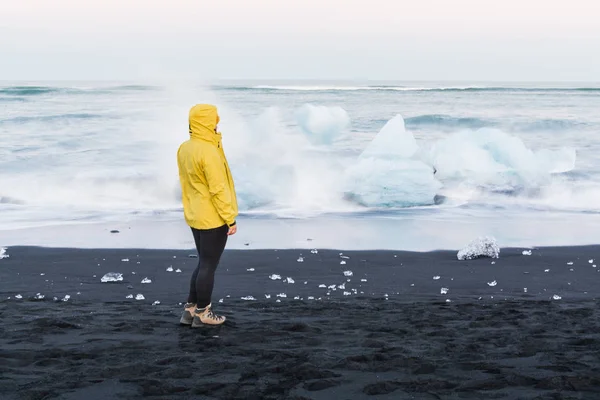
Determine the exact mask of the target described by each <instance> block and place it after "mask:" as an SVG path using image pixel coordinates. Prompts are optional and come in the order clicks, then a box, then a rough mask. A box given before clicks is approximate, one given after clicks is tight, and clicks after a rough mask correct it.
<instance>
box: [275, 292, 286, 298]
mask: <svg viewBox="0 0 600 400" xmlns="http://www.w3.org/2000/svg"><path fill="white" fill-rule="evenodd" d="M277 297H287V294H285V293H279V294H278V295H277Z"/></svg>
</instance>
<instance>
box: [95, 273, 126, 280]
mask: <svg viewBox="0 0 600 400" xmlns="http://www.w3.org/2000/svg"><path fill="white" fill-rule="evenodd" d="M122 280H123V274H121V273H119V272H109V273H107V274H105V275H104V276H103V277H102V278H100V282H119V281H122Z"/></svg>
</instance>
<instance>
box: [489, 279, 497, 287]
mask: <svg viewBox="0 0 600 400" xmlns="http://www.w3.org/2000/svg"><path fill="white" fill-rule="evenodd" d="M487 284H488V286H496V285H497V284H498V282H496V281H495V280H494V281H491V282H488V283H487Z"/></svg>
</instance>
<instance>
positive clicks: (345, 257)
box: [340, 254, 350, 260]
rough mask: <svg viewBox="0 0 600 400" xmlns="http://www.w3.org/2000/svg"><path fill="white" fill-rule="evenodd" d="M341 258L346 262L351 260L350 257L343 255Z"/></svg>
mask: <svg viewBox="0 0 600 400" xmlns="http://www.w3.org/2000/svg"><path fill="white" fill-rule="evenodd" d="M340 258H343V259H344V260H349V259H350V257H348V256H343V255H341V254H340Z"/></svg>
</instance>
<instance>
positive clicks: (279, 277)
mask: <svg viewBox="0 0 600 400" xmlns="http://www.w3.org/2000/svg"><path fill="white" fill-rule="evenodd" d="M269 278H270V279H271V280H274V281H275V280H277V279H281V275H277V274H273V275H271V276H269Z"/></svg>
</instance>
